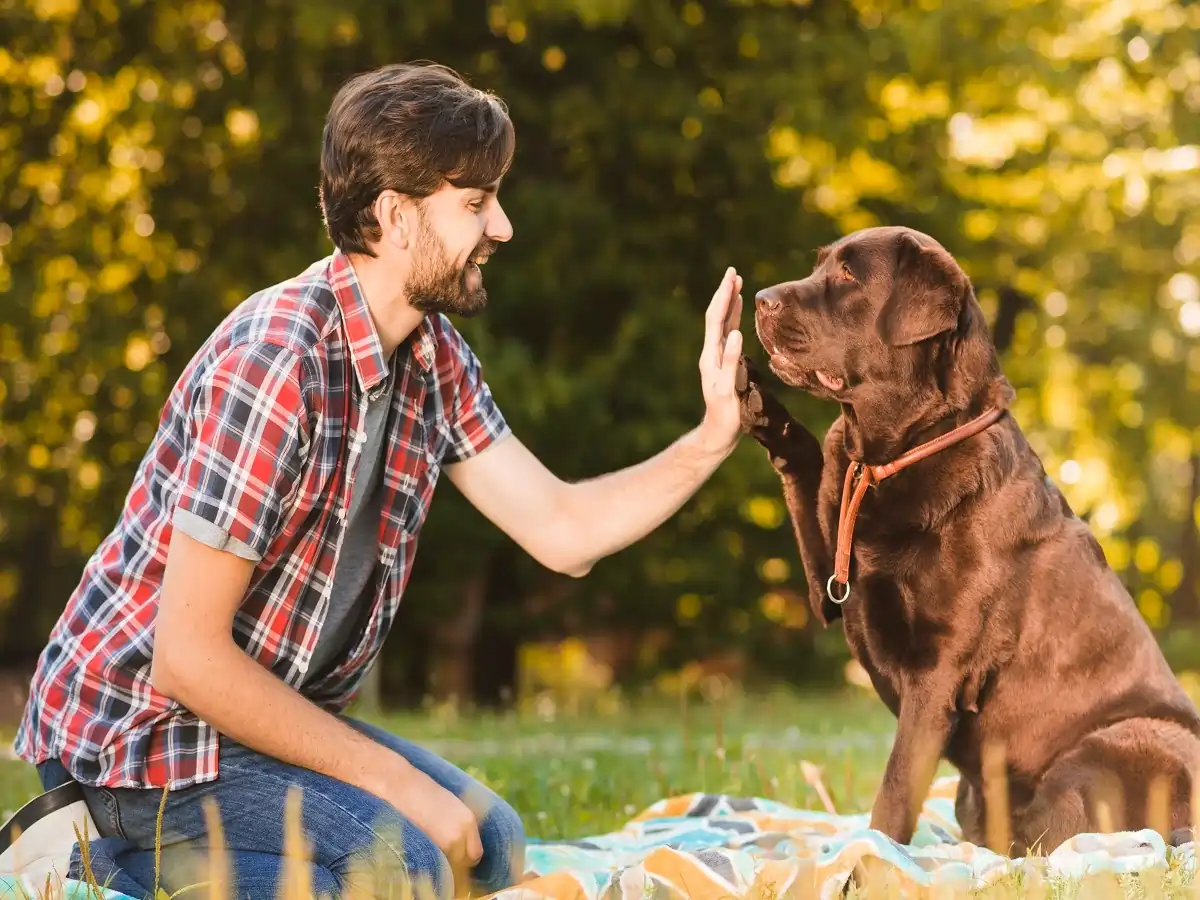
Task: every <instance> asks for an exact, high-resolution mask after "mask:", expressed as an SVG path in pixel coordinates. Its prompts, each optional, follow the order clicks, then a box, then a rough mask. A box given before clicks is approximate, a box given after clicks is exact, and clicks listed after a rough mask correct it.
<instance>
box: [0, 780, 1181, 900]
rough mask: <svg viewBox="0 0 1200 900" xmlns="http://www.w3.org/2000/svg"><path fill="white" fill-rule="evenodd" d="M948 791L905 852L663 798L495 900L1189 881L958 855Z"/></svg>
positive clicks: (535, 847)
mask: <svg viewBox="0 0 1200 900" xmlns="http://www.w3.org/2000/svg"><path fill="white" fill-rule="evenodd" d="M957 783H958V780H957V776H950V777H948V778H943V779H939V780H938V781H937V782H935V784H934V785H933V788H932V790H931V791H930V795H929V797H928V799H927V800H926V802H925V805H924V808H923V811H922V815H921V818H920V822H919V826H918V829H917V833H916V834H915V835H914V837H913V841H912V843H911V844H909V845H906V846H901V845H899V844H897V843H895V842H894V841H891V840H890V839H888V838H886V837H884V836H883V835H882V834H880V833H879V832H877V831H872V830H871V829H870V828H869V827H868V824H869V819H870V815H869V814H867V813H862V814H857V815H832V814H829V813H824V812H815V811H812V810H800V809H793V808H791V807H788V806H785V805H784V804H782V803H777V802H775V801H772V800H765V799H753V798H739V797H728V796H724V795H715V794H687V795H684V796H680V797H672V798H669V799H665V800H661V801H659V802H658V803H655V804H654V805H653V806H651V807H649V808H648V809H646V810H645V811H644V812H642V813H641V814H640V815H638V816H636V817H635V818H634V819H632V820H631V821H630V822H629V823H628V824H627V825H626V826H625V828H623V829H622V830H620V831H618V832H615V833H612V834H606V835H598V836H595V837H587V838H581V839H576V840H570V841H554V842H549V841H533V842H531V843H530V846H529V849H528V852H527V854H526V856H527V860H526V875H525V880H524V881H523V882H522V883H521V884H519V885H517V886H515V887H513V888H510V889H508V890H506V891H502V892H500V893H499V894H495V895H492V900H674V898H682V897H686V898H689V900H734V898H746V900H785V898H787V900H790V898H795V900H806V898H810V897H820V898H821V900H831V898H835V897H839V896H840V895H841V894H842V892H843V890H844V888H845V886H846V884H847V882H848V881H849V880H850V878H851V876H852V875H853V874H854V873H855V870H856V868H859V867H860V866H865V867H867V868H866V871H867V872H868V876H869V877H870V878H872V879H874V878H877V877H878V878H881V879H887V878H890V879H891V889H892V891H893V893H890V894H885V895H884V896H891V897H914V896H928V895H929V893H930V891H931V890H933V891H934V893H933V894H932V895H933V896H937V897H950V896H963V897H965V896H967V895H968V892H969V891H971V890H972V889H981V888H986V887H987V886H989V885H991V884H993V883H995V882H997V881H999V880H1001V879H1006V878H1012V877H1014V874H1017V873H1020V874H1021V875H1022V876H1023V877H1024V879H1025V883H1026V884H1028V883H1029V878H1030V877H1033V878H1035V879H1041V880H1042V883H1043V884H1046V883H1052V882H1053V881H1054V880H1056V879H1063V880H1066V881H1075V882H1078V881H1079V880H1080V879H1082V878H1083V877H1084V876H1092V875H1097V874H1101V875H1111V876H1122V875H1127V874H1130V873H1142V874H1143V876H1146V875H1148V874H1153V873H1158V877H1159V878H1160V879H1164V880H1166V881H1167V884H1166V885H1164V886H1169V885H1170V882H1171V881H1172V880H1173V881H1174V882H1175V883H1176V884H1181V883H1182V881H1183V880H1184V879H1185V878H1187V879H1188V880H1190V871H1191V867H1192V865H1193V861H1194V856H1193V846H1192V845H1191V844H1187V845H1184V846H1183V847H1180V848H1178V849H1172V848H1169V847H1167V846H1166V844H1165V842H1164V841H1163V839H1162V838H1161V837H1160V836H1159V835H1158V834H1157V833H1155V832H1153V831H1138V832H1123V833H1119V834H1109V835H1080V836H1079V837H1076V838H1074V839H1073V840H1071V841H1068V842H1067V843H1066V844H1064V845H1062V846H1061V847H1059V848H1057V849H1055V850H1054V851H1053V852H1052V853H1050V855H1049V856H1047V857H1044V858H1042V859H1039V860H1032V859H1030V860H1024V859H1017V860H1011V859H1008V858H1007V857H1003V856H998V855H996V854H995V853H992V852H991V851H989V850H987V849H986V848H982V847H977V846H974V845H971V844H967V843H963V842H962V840H961V832H960V830H959V827H958V824H957V822H956V821H955V817H954V794H955V789H956V788H957ZM860 871H861V869H860ZM1160 883H1162V882H1160ZM63 887H64V888H65V890H63V892H62V893H63V896H64V897H65V898H66V900H100V898H103V900H130V898H127V897H125V895H123V894H118V893H115V892H113V891H102V892H99V895H98V894H97V892H95V891H93V892H92V893H91V894H90V895H89V894H88V892H87V889H86V886H85V885H83V884H82V883H80V882H67V883H66V884H65V885H63ZM42 889H43V886H42V885H29V884H26V885H18V883H17V881H16V880H14V879H5V878H3V877H0V900H10V898H11V900H24V898H27V897H40V895H41V894H42V892H43V890H42ZM897 889H898V890H897ZM943 890H945V891H948V892H949V893H942V891H943ZM960 890H961V891H962V892H963V893H962V894H959V893H958V891H960ZM22 891H24V894H22ZM55 893H57V891H56V892H55ZM1081 896H1084V895H1081ZM1146 896H1161V893H1156V894H1147V895H1146Z"/></svg>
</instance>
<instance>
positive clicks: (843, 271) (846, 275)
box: [838, 260, 854, 281]
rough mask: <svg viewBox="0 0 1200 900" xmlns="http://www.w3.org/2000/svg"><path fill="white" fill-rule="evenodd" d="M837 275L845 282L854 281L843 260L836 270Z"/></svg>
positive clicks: (848, 267)
mask: <svg viewBox="0 0 1200 900" xmlns="http://www.w3.org/2000/svg"><path fill="white" fill-rule="evenodd" d="M838 274H839V275H841V276H842V277H843V278H845V279H846V280H847V281H853V280H854V273H853V272H851V271H850V266H849V265H847V264H846V262H845V261H844V260H843V261H842V264H841V266H840V267H839V269H838Z"/></svg>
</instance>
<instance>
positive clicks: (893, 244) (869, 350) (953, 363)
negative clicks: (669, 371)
mask: <svg viewBox="0 0 1200 900" xmlns="http://www.w3.org/2000/svg"><path fill="white" fill-rule="evenodd" d="M755 301H756V302H755V310H754V324H755V329H756V331H757V333H758V338H759V340H760V341H761V342H762V345H763V347H764V348H765V349H766V351H767V353H768V354H769V355H770V366H771V370H772V371H773V372H774V373H775V374H776V375H778V376H779V378H780V379H782V380H783V381H784V383H786V384H788V385H791V386H792V387H797V388H800V389H802V390H805V391H808V392H809V393H811V394H814V395H815V396H818V397H824V398H827V399H831V400H835V401H837V402H839V403H841V404H842V406H843V410H844V411H845V412H846V415H847V418H848V419H849V420H851V423H850V424H852V425H856V426H861V429H860V430H861V431H862V432H864V433H862V434H859V435H858V436H857V438H855V440H857V441H858V443H859V444H860V446H858V447H857V448H853V447H852V448H850V449H851V451H852V455H854V456H855V457H856V458H860V459H861V458H864V456H870V455H872V453H871V452H870V450H871V445H872V444H874V445H876V450H877V451H878V453H886V452H887V450H886V449H885V447H890V446H891V445H893V444H895V443H896V442H900V443H902V442H903V439H904V436H905V435H906V434H907V433H908V432H910V431H911V430H912V429H913V428H920V427H923V426H928V425H931V424H933V423H934V422H936V421H938V420H939V419H941V418H945V417H947V416H951V415H954V414H955V413H958V412H962V411H966V410H969V409H972V408H973V407H975V406H979V405H983V404H995V405H1001V406H1007V405H1008V403H1009V402H1010V400H1011V388H1009V387H1008V386H1007V383H1006V382H1004V379H1003V376H1002V375H1000V372H999V367H998V364H997V362H996V357H995V350H994V348H993V346H992V343H991V338H990V336H989V335H988V331H987V325H986V323H985V321H984V317H983V312H982V310H981V309H980V308H979V304H978V303H977V302H976V300H975V293H974V290H973V289H972V287H971V282H970V279H969V278H968V277H967V275H966V273H965V272H963V270H962V269H961V268H960V267H959V265H958V263H957V262H955V260H954V258H953V257H952V256H951V255H950V254H949V253H948V252H947V251H946V250H945V249H944V248H943V247H942V246H941V245H940V244H939V243H938V242H937V241H935V240H934V239H933V238H931V237H929V236H928V235H925V234H922V233H921V232H918V231H913V230H912V229H909V228H900V227H881V228H866V229H863V230H862V231H856V232H854V233H853V234H850V235H848V236H846V237H844V238H842V239H841V240H839V241H837V242H836V243H834V244H831V245H829V246H827V247H823V248H821V250H820V251H819V253H818V256H817V263H816V266H815V268H814V269H813V271H812V274H810V275H809V276H808V277H806V278H803V279H801V280H799V281H787V282H783V283H781V284H776V285H774V286H772V287H769V288H766V289H764V290H762V291H759V293H758V294H757V296H756V298H755ZM847 437H848V438H850V435H849V434H848V435H847ZM891 449H894V447H891ZM855 450H857V451H858V452H854V451H855ZM868 461H871V460H868Z"/></svg>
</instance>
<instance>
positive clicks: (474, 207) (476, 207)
mask: <svg viewBox="0 0 1200 900" xmlns="http://www.w3.org/2000/svg"><path fill="white" fill-rule="evenodd" d="M467 208H468V209H469V210H471V212H480V211H481V210H482V209H483V201H482V200H472V201H471V202H470V203H468V204H467Z"/></svg>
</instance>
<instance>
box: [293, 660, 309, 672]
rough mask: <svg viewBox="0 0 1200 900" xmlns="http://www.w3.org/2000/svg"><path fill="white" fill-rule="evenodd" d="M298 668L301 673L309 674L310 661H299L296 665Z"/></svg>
mask: <svg viewBox="0 0 1200 900" xmlns="http://www.w3.org/2000/svg"><path fill="white" fill-rule="evenodd" d="M296 670H297V671H298V672H299V673H300V674H301V675H304V674H307V672H308V662H307V661H305V662H301V663H297V665H296Z"/></svg>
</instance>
